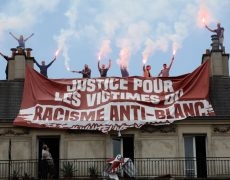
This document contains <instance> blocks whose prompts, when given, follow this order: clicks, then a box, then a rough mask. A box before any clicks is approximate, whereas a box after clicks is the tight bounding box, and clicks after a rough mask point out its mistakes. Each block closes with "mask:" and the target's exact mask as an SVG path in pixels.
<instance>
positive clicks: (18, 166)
mask: <svg viewBox="0 0 230 180" xmlns="http://www.w3.org/2000/svg"><path fill="white" fill-rule="evenodd" d="M66 163H69V164H71V165H72V167H73V169H74V170H75V171H74V172H73V176H74V177H82V178H83V177H84V178H87V177H90V171H89V168H90V167H91V168H92V167H93V168H94V170H95V172H96V174H97V175H98V177H103V176H105V173H103V172H104V170H105V167H106V164H107V159H97V158H84V159H60V160H59V161H58V162H57V163H56V164H55V169H56V175H55V176H56V178H63V171H62V169H63V166H64V164H66ZM197 163H198V159H197V158H136V159H134V162H133V164H134V169H135V175H134V177H135V178H146V179H149V178H153V177H158V176H164V175H170V176H171V177H175V178H185V177H193V178H196V177H199V173H198V171H197V170H198V164H197ZM203 163H205V176H206V177H207V178H227V177H230V157H215V158H205V161H203ZM39 166H40V162H39V161H38V160H11V161H9V160H0V179H12V178H13V177H19V179H23V177H25V176H26V177H27V179H28V177H30V179H37V178H39V177H40V174H39V172H40V170H41V168H40V167H39ZM203 168H204V167H203ZM120 175H121V176H125V173H124V172H123V171H122V167H120Z"/></svg>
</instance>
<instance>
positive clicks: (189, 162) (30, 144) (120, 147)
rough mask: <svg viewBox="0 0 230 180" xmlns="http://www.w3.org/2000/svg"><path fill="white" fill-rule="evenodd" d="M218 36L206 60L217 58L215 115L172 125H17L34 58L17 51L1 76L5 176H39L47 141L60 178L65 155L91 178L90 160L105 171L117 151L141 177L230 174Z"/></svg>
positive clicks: (229, 103) (224, 58) (224, 70)
mask: <svg viewBox="0 0 230 180" xmlns="http://www.w3.org/2000/svg"><path fill="white" fill-rule="evenodd" d="M215 38H216V37H215V36H212V47H211V48H212V49H211V50H207V51H206V53H205V54H203V56H202V60H201V63H203V62H205V61H210V62H211V63H210V70H211V74H210V91H209V95H210V100H211V103H212V105H213V108H214V111H215V116H208V117H207V116H199V117H188V118H186V119H184V120H179V121H175V122H174V123H172V124H169V125H160V126H154V125H144V126H142V127H141V128H128V129H126V130H124V131H110V132H109V133H102V132H99V131H90V130H71V129H68V130H64V129H49V128H42V129H40V128H29V127H19V126H14V125H13V121H14V119H15V118H16V116H17V114H18V112H19V109H20V104H21V100H22V94H23V88H24V77H25V67H26V64H28V65H29V66H32V67H33V57H31V54H20V53H19V52H13V51H12V58H11V60H10V61H9V79H8V80H1V81H0V92H1V93H0V177H8V176H9V174H10V176H12V174H13V172H14V171H17V172H20V173H21V175H22V174H24V173H27V174H30V175H31V176H32V177H39V176H40V175H39V172H40V164H39V163H40V159H41V151H42V146H43V144H47V145H48V146H49V147H50V152H51V154H52V156H53V159H54V162H55V165H56V169H57V171H56V174H55V177H62V171H61V170H60V169H61V168H62V162H63V161H65V160H73V161H74V163H76V164H75V165H76V169H77V171H76V172H75V176H76V177H87V176H88V175H89V172H88V171H87V170H85V169H87V167H88V166H90V165H97V166H98V167H97V168H98V172H100V173H98V174H99V175H101V172H102V171H103V168H104V166H103V165H101V164H103V163H105V159H106V158H110V157H115V156H116V155H117V154H121V155H122V156H123V157H129V158H131V159H132V160H133V162H134V166H135V170H136V173H135V177H136V178H141V177H142V178H154V177H157V176H164V175H170V176H171V177H175V178H177V177H195V178H196V177H197V178H209V177H210V178H215V177H216V178H223V177H224V178H227V177H230V151H229V149H230V93H229V91H230V78H229V67H228V59H229V54H225V53H223V52H222V51H221V50H220V49H219V47H217V46H216V43H218V42H216V39H215ZM30 51H31V50H30ZM9 159H10V160H11V161H12V162H11V165H10V166H8V165H7V163H8V160H9ZM28 160H30V162H31V163H32V162H35V163H33V166H31V165H28V164H27V165H25V166H23V165H22V164H20V163H19V162H27V163H28ZM99 161H100V166H99V165H98V162H99ZM16 163H19V164H18V165H17V164H16ZM80 163H81V164H80ZM83 169H84V170H83ZM124 176H125V175H124Z"/></svg>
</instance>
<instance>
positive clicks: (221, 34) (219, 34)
mask: <svg viewBox="0 0 230 180" xmlns="http://www.w3.org/2000/svg"><path fill="white" fill-rule="evenodd" d="M216 26H217V28H216V29H211V28H209V27H208V26H207V25H205V27H206V28H207V29H208V30H209V31H211V32H214V33H216V35H217V37H218V40H219V45H220V48H221V50H222V51H223V52H224V51H225V48H224V45H223V43H224V28H223V27H221V24H220V23H219V22H218V23H217V25H216Z"/></svg>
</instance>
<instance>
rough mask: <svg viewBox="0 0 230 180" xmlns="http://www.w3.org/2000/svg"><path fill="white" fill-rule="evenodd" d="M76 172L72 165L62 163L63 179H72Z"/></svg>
mask: <svg viewBox="0 0 230 180" xmlns="http://www.w3.org/2000/svg"><path fill="white" fill-rule="evenodd" d="M75 171H77V170H76V169H75V168H74V165H73V163H70V162H64V163H63V166H62V168H61V172H62V173H63V176H64V177H73V174H74V172H75Z"/></svg>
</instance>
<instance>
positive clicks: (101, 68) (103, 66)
mask: <svg viewBox="0 0 230 180" xmlns="http://www.w3.org/2000/svg"><path fill="white" fill-rule="evenodd" d="M111 63H112V61H111V59H110V60H109V65H108V67H107V68H106V67H105V64H102V66H101V67H100V61H98V64H97V65H98V71H99V72H100V75H101V77H106V76H107V72H108V70H109V69H110V67H111Z"/></svg>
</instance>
